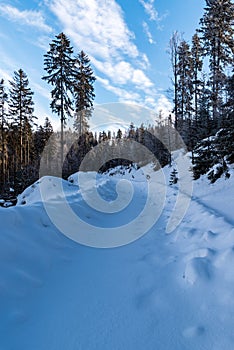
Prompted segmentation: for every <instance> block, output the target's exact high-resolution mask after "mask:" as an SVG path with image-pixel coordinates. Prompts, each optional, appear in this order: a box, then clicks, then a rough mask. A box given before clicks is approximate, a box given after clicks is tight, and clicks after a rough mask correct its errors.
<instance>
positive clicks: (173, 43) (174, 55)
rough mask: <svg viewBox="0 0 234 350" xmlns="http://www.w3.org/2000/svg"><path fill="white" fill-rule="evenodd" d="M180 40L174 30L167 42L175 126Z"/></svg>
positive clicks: (176, 124) (176, 125)
mask: <svg viewBox="0 0 234 350" xmlns="http://www.w3.org/2000/svg"><path fill="white" fill-rule="evenodd" d="M180 42H181V37H180V35H179V33H178V32H177V31H176V32H174V33H173V35H172V37H171V39H170V43H169V53H170V59H171V66H172V73H173V78H172V84H173V86H174V98H173V102H174V110H173V112H174V115H175V128H176V129H177V127H178V60H179V54H178V47H179V44H180Z"/></svg>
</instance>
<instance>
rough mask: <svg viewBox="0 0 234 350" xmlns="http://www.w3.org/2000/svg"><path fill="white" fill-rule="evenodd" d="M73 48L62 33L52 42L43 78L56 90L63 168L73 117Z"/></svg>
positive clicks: (54, 106) (54, 103)
mask: <svg viewBox="0 0 234 350" xmlns="http://www.w3.org/2000/svg"><path fill="white" fill-rule="evenodd" d="M72 54H73V48H72V47H71V44H70V40H69V39H68V38H67V37H66V35H65V34H64V33H61V34H59V35H57V36H56V37H55V39H54V40H52V43H51V44H50V49H49V51H48V52H47V53H46V54H45V55H44V69H45V71H46V72H47V75H46V76H44V77H42V79H43V80H45V81H47V83H48V84H51V85H52V86H53V87H54V88H53V90H52V91H51V97H52V102H51V104H50V107H51V109H52V112H54V113H56V114H58V116H59V117H60V122H61V166H62V164H63V158H64V156H63V153H64V126H65V122H66V119H67V116H68V117H69V116H71V111H72V93H73V77H74V62H75V61H74V59H73V58H72Z"/></svg>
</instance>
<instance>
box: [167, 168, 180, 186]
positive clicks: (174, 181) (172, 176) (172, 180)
mask: <svg viewBox="0 0 234 350" xmlns="http://www.w3.org/2000/svg"><path fill="white" fill-rule="evenodd" d="M178 180H179V178H178V171H177V170H176V169H175V168H174V169H173V170H172V172H171V174H170V181H169V184H170V185H176V184H177V182H178Z"/></svg>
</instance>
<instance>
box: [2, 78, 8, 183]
mask: <svg viewBox="0 0 234 350" xmlns="http://www.w3.org/2000/svg"><path fill="white" fill-rule="evenodd" d="M6 102H7V93H6V90H5V84H4V80H3V79H1V81H0V123H1V124H0V142H1V143H0V155H1V156H0V164H1V168H0V186H1V185H2V186H3V185H4V183H5V180H6V172H7V127H8V126H7V117H6V108H5V105H6Z"/></svg>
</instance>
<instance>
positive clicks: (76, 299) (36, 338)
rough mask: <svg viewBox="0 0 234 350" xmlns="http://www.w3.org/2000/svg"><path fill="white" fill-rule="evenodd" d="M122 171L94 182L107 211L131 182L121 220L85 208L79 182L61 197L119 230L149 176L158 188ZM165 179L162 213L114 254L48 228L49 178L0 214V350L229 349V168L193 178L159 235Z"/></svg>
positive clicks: (52, 198)
mask: <svg viewBox="0 0 234 350" xmlns="http://www.w3.org/2000/svg"><path fill="white" fill-rule="evenodd" d="M129 170H130V169H128V170H125V171H124V170H123V169H115V170H112V171H110V172H109V173H107V174H103V175H100V174H98V175H97V178H96V187H97V190H98V193H99V194H100V196H101V197H102V198H103V199H104V200H105V201H107V202H109V203H111V202H113V201H114V200H115V199H116V196H117V193H116V184H117V182H118V181H119V180H120V179H125V180H126V179H127V181H131V183H132V186H133V189H134V192H135V194H134V196H133V197H132V202H133V203H130V204H129V205H128V206H127V207H126V208H124V209H123V210H121V211H120V212H119V213H116V214H105V215H103V214H99V213H98V212H97V211H96V210H94V209H92V208H91V207H90V206H88V205H86V204H85V202H84V199H83V197H82V193H81V189H80V187H79V185H78V181H77V180H78V175H77V174H74V175H73V176H71V177H70V179H69V181H64V182H63V189H64V193H65V194H66V200H67V202H68V203H69V205H70V206H71V207H72V209H73V211H74V212H75V213H76V214H77V215H80V216H81V218H82V219H83V220H86V221H88V222H90V223H91V224H92V225H94V226H95V225H96V226H97V227H99V226H105V227H112V226H115V227H118V226H119V225H123V224H125V223H126V221H127V220H132V218H133V217H134V216H137V215H139V212H140V210H141V209H142V208H143V207H144V203H145V200H146V195H147V193H146V192H145V190H146V189H147V186H146V184H147V181H148V178H149V177H150V178H154V176H155V181H156V180H157V174H156V173H155V172H154V170H153V166H147V167H145V168H144V169H139V170H136V169H131V171H129ZM163 171H164V176H165V184H164V186H165V187H166V200H165V204H164V208H163V211H162V213H161V215H160V217H159V218H158V220H157V221H156V222H155V225H154V226H153V227H152V228H151V229H150V230H149V231H148V232H147V233H146V234H145V235H144V236H142V237H141V238H140V239H138V240H136V241H135V242H133V243H131V244H128V245H125V246H123V247H119V248H113V249H95V248H91V247H87V246H83V245H80V244H78V243H76V242H74V241H72V240H70V239H68V238H67V237H66V236H64V235H63V234H62V233H61V232H60V231H59V230H58V229H57V228H56V227H55V226H54V224H53V222H52V221H51V220H50V218H49V217H48V215H47V213H46V210H45V208H44V206H43V199H42V198H41V193H40V186H39V185H40V184H41V183H43V186H45V188H46V189H47V191H46V193H47V196H46V200H47V201H48V202H49V203H50V205H51V206H54V207H55V208H56V206H58V205H59V203H60V201H61V194H60V193H59V192H56V190H55V189H56V187H59V183H58V181H60V180H59V179H57V178H54V177H44V178H42V179H40V180H39V181H38V182H37V183H35V184H34V185H33V186H31V187H29V188H28V189H26V190H25V191H24V192H23V193H22V194H21V195H20V196H19V198H18V204H17V206H16V207H11V208H8V209H4V208H0V220H1V221H0V222H1V234H0V259H1V263H0V269H1V272H0V309H1V312H0V332H1V336H0V349H4V350H8V349H9V350H10V349H12V350H14V349H17V350H28V349H34V350H44V349H50V350H64V349H66V350H83V349H85V350H94V349H97V350H99V349H102V350H109V349H113V350H117V349H126V350H129V349H136V350H142V349H147V350H155V349H162V350H167V349H168V350H169V349H170V350H171V349H173V350H177V349H178V350H183V349H184V350H187V349H190V350H193V349H194V350H199V349H212V350H220V349H228V350H229V349H230V350H231V349H233V344H234V335H233V327H234V316H233V315H234V217H233V212H234V204H233V194H234V193H233V191H234V190H233V189H234V172H233V170H231V176H230V178H229V179H228V180H225V179H223V178H221V179H219V180H217V182H216V183H215V184H212V185H211V184H210V183H209V182H208V180H207V179H206V178H205V177H201V178H200V179H199V180H198V181H196V182H194V190H193V195H192V198H191V201H190V206H189V208H188V210H187V212H186V215H185V216H184V218H183V220H182V222H181V223H180V225H179V226H178V227H177V228H176V229H175V231H174V232H172V233H171V234H166V226H167V223H168V220H169V218H170V216H171V212H172V211H173V208H174V205H175V202H176V198H177V196H178V188H179V185H180V180H181V179H180V174H179V181H178V184H176V185H172V186H169V185H168V184H169V178H170V173H171V171H172V168H169V167H166V168H164V170H163ZM155 174H156V175H155ZM181 176H183V175H181ZM86 190H87V191H89V190H90V188H89V185H88V184H87V188H86ZM157 201H158V200H157V198H156V199H155V203H156V205H157Z"/></svg>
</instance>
